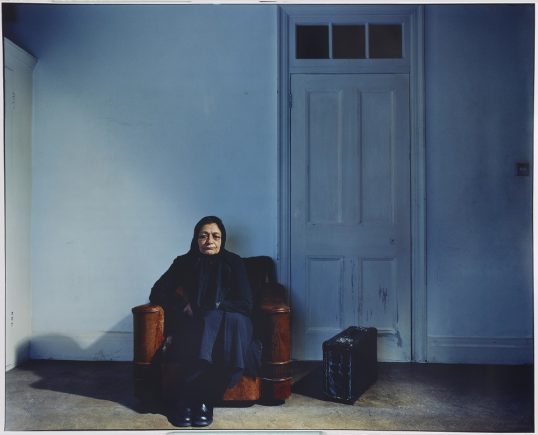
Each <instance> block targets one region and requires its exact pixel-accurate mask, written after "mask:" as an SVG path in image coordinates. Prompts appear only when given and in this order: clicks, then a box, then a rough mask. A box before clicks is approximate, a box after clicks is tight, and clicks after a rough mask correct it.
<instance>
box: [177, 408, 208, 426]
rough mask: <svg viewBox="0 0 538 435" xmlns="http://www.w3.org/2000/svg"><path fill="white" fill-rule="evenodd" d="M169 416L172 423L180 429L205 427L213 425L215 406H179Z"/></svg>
mask: <svg viewBox="0 0 538 435" xmlns="http://www.w3.org/2000/svg"><path fill="white" fill-rule="evenodd" d="M169 414H170V416H169V419H170V423H172V424H173V425H174V426H178V427H188V426H195V427H204V426H209V425H210V424H211V423H213V406H211V405H208V404H206V403H196V404H195V405H193V406H185V405H181V404H179V405H178V406H176V407H175V408H174V409H172V410H171V411H170V413H169Z"/></svg>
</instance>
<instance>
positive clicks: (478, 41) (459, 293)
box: [425, 5, 534, 362]
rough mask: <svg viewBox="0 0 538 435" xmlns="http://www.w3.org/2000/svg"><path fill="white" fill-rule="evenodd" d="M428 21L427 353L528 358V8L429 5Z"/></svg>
mask: <svg viewBox="0 0 538 435" xmlns="http://www.w3.org/2000/svg"><path fill="white" fill-rule="evenodd" d="M425 27H426V28H425V33H426V38H425V47H426V51H425V58H426V64H425V75H426V147H427V149H426V155H427V169H426V170H427V174H428V175H427V228H428V230H427V251H428V261H427V268H428V277H427V281H428V302H429V304H428V335H429V346H430V349H429V352H428V354H429V356H430V358H432V359H439V360H443V361H447V360H448V361H451V360H468V361H475V360H476V354H479V353H481V354H483V355H490V354H496V355H492V356H491V358H493V357H495V360H498V361H500V362H503V357H502V356H500V355H499V354H500V353H502V354H504V355H505V357H506V358H507V359H514V360H528V359H529V358H532V353H531V348H530V347H529V346H531V342H530V340H529V339H525V338H530V337H532V330H533V329H532V320H533V317H532V303H533V299H532V177H518V176H516V163H517V162H532V135H533V115H532V113H533V93H534V90H533V76H534V71H533V66H534V59H533V55H534V8H533V6H530V5H527V6H506V5H504V6H503V5H495V6H491V5H489V6H488V5H465V6H454V5H452V6H440V5H436V6H428V7H426V14H425ZM503 346H504V348H503ZM499 349H501V350H499ZM478 359H479V360H480V359H481V358H478Z"/></svg>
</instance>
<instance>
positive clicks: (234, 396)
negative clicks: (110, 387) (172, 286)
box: [132, 256, 291, 402]
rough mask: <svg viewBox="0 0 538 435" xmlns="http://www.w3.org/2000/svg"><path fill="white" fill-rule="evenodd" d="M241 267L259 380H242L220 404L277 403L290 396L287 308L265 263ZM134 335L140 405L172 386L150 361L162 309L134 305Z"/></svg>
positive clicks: (251, 261) (257, 260)
mask: <svg viewBox="0 0 538 435" xmlns="http://www.w3.org/2000/svg"><path fill="white" fill-rule="evenodd" d="M244 261H245V266H246V269H247V274H248V277H249V281H250V285H251V287H252V291H253V293H254V307H255V308H254V312H253V315H252V320H253V324H254V331H255V332H254V333H255V336H256V337H257V338H258V339H259V340H260V341H261V343H262V349H263V350H262V368H261V373H260V376H259V377H257V378H254V379H253V378H250V377H247V376H243V377H242V378H241V381H240V382H239V383H238V384H237V385H235V386H234V387H233V388H229V389H227V390H226V391H225V393H224V397H223V400H224V401H258V400H260V399H261V400H263V401H267V402H283V401H284V400H286V399H287V398H288V397H289V396H290V394H291V374H290V363H291V360H290V348H291V347H290V307H289V306H288V304H287V302H286V290H285V289H284V287H283V286H281V285H280V284H278V283H277V282H276V279H275V265H274V262H273V260H272V258H270V257H265V256H260V257H249V258H245V260H244ZM132 313H133V326H134V328H133V332H134V334H133V335H134V387H135V388H134V392H135V396H136V397H137V398H138V399H140V400H142V401H151V400H155V399H158V397H160V396H161V395H162V394H166V388H167V385H171V384H172V383H173V380H172V379H171V378H170V376H171V375H170V374H171V373H173V372H174V371H173V370H169V369H170V367H169V366H167V365H166V364H164V363H160V362H159V361H156V358H157V355H158V352H157V351H158V350H159V348H160V347H161V345H162V343H163V341H164V339H165V337H164V323H165V321H166V319H165V316H164V310H163V308H162V307H160V306H158V305H154V304H145V305H139V306H137V307H134V308H133V309H132Z"/></svg>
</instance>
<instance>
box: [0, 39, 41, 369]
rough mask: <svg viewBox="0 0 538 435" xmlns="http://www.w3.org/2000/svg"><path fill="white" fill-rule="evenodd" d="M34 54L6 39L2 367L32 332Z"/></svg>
mask: <svg viewBox="0 0 538 435" xmlns="http://www.w3.org/2000/svg"><path fill="white" fill-rule="evenodd" d="M34 65H35V59H34V58H33V57H32V56H30V55H29V54H28V53H26V52H25V51H23V50H22V49H21V48H20V47H18V46H16V45H15V44H13V43H12V42H11V41H9V40H4V77H5V87H4V96H5V98H4V100H5V105H4V109H5V110H4V114H5V124H4V126H5V130H4V133H5V136H4V137H5V153H4V158H5V166H4V167H5V195H6V196H5V219H6V222H5V224H6V226H5V230H6V263H5V265H6V299H5V303H6V306H5V310H6V311H5V312H6V329H5V332H6V334H5V337H6V347H5V349H6V354H5V356H6V369H11V368H13V367H15V366H16V365H18V364H20V363H21V362H23V361H25V360H26V359H28V357H29V348H30V338H31V336H32V310H31V306H32V282H31V270H30V264H31V248H30V245H31V242H30V225H31V223H30V222H31V219H30V216H31V200H32V170H31V162H32V134H31V132H32V71H33V68H34Z"/></svg>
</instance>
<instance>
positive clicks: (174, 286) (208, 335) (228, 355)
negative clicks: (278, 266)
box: [150, 216, 260, 427]
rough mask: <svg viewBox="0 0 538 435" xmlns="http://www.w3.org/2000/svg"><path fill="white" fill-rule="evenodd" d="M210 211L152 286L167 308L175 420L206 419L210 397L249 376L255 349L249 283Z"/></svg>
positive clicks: (166, 353) (201, 422) (197, 422)
mask: <svg viewBox="0 0 538 435" xmlns="http://www.w3.org/2000/svg"><path fill="white" fill-rule="evenodd" d="M225 244H226V230H225V228H224V225H223V223H222V221H221V220H220V219H219V218H218V217H216V216H206V217H204V218H202V219H201V220H200V221H199V222H198V223H197V224H196V226H195V228H194V235H193V238H192V242H191V247H190V250H189V252H188V253H187V254H185V255H182V256H179V257H177V258H176V259H175V260H174V262H173V263H172V265H171V266H170V268H169V269H168V270H167V271H166V272H165V273H164V274H163V276H161V278H159V280H158V281H157V282H156V283H155V285H154V286H153V288H152V290H151V295H150V301H151V302H152V303H155V304H158V305H161V306H162V307H163V308H164V310H165V316H166V325H165V327H166V331H165V333H166V336H167V338H166V341H165V346H164V347H163V358H164V360H165V361H170V362H174V363H178V364H177V367H179V369H178V371H179V373H177V377H178V378H179V379H180V381H179V384H178V385H176V386H174V393H173V394H172V395H171V396H170V397H166V398H165V399H166V401H167V407H168V414H169V419H170V421H171V422H172V424H174V425H176V426H182V427H184V426H191V425H192V426H207V425H209V424H211V423H212V421H213V405H214V403H215V402H216V401H217V400H219V399H220V398H222V394H223V393H224V390H225V389H226V388H229V387H232V386H233V385H235V384H236V383H237V382H239V380H240V378H241V376H242V375H243V374H247V375H250V376H256V372H257V370H258V368H259V361H260V349H259V347H258V346H257V345H256V342H255V341H253V335H252V334H253V328H252V323H251V320H250V317H249V316H250V313H251V310H252V291H251V289H250V285H249V281H248V278H247V274H246V270H245V266H244V263H243V260H242V259H241V257H239V256H238V255H236V254H234V253H232V252H229V251H227V250H226V249H224V247H225Z"/></svg>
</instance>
